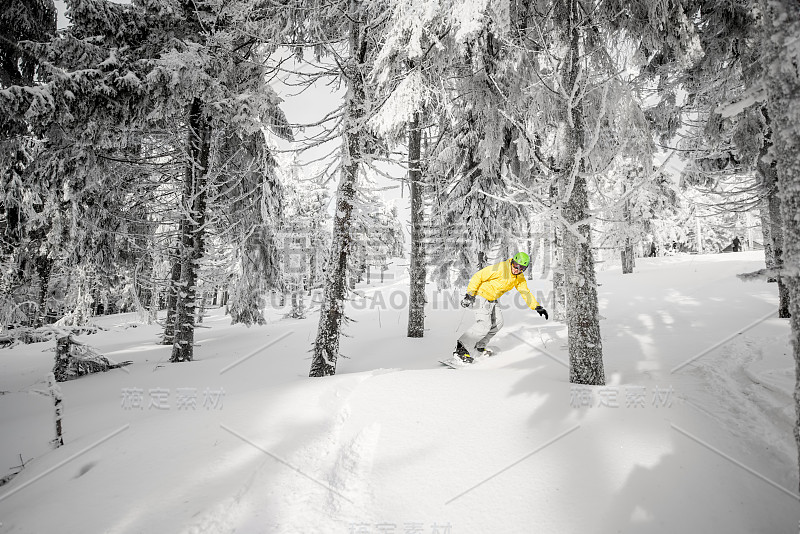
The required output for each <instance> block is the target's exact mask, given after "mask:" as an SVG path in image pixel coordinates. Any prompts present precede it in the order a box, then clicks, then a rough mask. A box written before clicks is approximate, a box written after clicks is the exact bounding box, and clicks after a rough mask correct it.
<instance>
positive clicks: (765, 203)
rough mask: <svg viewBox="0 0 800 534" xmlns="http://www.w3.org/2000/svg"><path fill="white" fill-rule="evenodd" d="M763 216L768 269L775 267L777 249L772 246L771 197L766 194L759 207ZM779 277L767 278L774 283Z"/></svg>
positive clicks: (765, 261) (762, 230)
mask: <svg viewBox="0 0 800 534" xmlns="http://www.w3.org/2000/svg"><path fill="white" fill-rule="evenodd" d="M758 211H759V214H760V216H761V235H762V238H763V240H764V265H766V266H767V269H769V270H772V269H774V268H775V249H774V248H773V246H772V219H771V218H770V216H769V198H767V197H766V196H764V198H762V199H761V202H760V206H759V208H758ZM777 281H778V279H777V278H776V277H774V276H770V277H769V278H767V282H770V283H774V282H777Z"/></svg>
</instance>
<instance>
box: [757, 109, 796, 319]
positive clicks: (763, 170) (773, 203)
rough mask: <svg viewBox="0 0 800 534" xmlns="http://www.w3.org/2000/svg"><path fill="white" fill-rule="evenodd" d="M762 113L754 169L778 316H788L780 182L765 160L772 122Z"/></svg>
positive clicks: (769, 144)
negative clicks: (760, 192)
mask: <svg viewBox="0 0 800 534" xmlns="http://www.w3.org/2000/svg"><path fill="white" fill-rule="evenodd" d="M761 112H762V114H763V115H764V120H765V121H766V123H767V127H768V129H769V130H768V132H767V134H766V135H765V136H764V144H763V146H762V147H761V150H760V151H759V154H758V162H757V163H756V169H757V171H758V173H759V175H760V176H761V178H762V184H763V188H764V192H765V194H766V199H765V200H766V203H767V210H768V212H769V222H770V225H769V227H770V230H769V233H770V237H771V238H772V241H771V243H770V245H771V248H772V261H773V267H774V268H775V269H776V270H777V271H778V275H777V276H776V280H777V282H778V317H781V318H784V319H785V318H788V317H789V316H790V312H789V304H790V303H789V288H788V286H787V285H786V282H785V281H784V277H783V276H781V270H782V269H783V266H784V263H783V227H782V225H781V222H784V221H782V219H781V200H780V196H779V194H778V192H779V190H780V184H779V179H778V169H777V167H776V166H775V162H774V161H767V153H768V152H769V149H770V147H772V135H773V134H772V124H771V121H770V115H769V112H768V111H767V110H766V109H762V111H761ZM766 246H767V244H766V243H764V248H765V249H766Z"/></svg>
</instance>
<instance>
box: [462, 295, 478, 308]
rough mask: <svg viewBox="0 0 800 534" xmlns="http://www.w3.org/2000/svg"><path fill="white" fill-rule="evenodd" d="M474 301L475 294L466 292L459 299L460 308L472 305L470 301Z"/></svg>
mask: <svg viewBox="0 0 800 534" xmlns="http://www.w3.org/2000/svg"><path fill="white" fill-rule="evenodd" d="M473 302H475V295H470V294H469V293H467V294H466V295H464V298H463V299H461V307H462V308H469V307H470V306H472V303H473Z"/></svg>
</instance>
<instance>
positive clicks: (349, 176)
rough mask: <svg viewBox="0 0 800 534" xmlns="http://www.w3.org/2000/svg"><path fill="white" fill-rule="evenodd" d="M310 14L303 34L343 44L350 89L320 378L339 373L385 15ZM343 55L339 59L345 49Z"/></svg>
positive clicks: (367, 5) (314, 365) (352, 0)
mask: <svg viewBox="0 0 800 534" xmlns="http://www.w3.org/2000/svg"><path fill="white" fill-rule="evenodd" d="M309 7H311V9H310V10H309V11H308V13H310V16H311V17H312V18H313V17H318V18H316V19H314V20H313V21H312V22H311V23H309V24H305V21H303V22H301V25H304V24H305V27H304V30H303V31H304V32H307V35H309V36H310V40H313V41H314V43H313V46H315V47H316V46H319V45H318V43H319V38H320V37H321V36H323V35H324V39H322V40H323V41H324V42H327V43H337V44H341V45H342V46H341V48H338V49H337V46H336V45H331V46H329V48H328V49H327V50H325V52H326V53H330V54H334V55H335V56H338V57H337V65H338V66H339V69H340V71H339V76H340V77H341V80H342V82H343V84H344V85H345V87H346V89H347V90H346V93H345V97H344V104H343V108H342V113H343V116H342V122H341V125H340V129H341V161H340V164H339V165H340V178H339V185H338V187H337V190H336V211H335V215H334V221H333V233H332V239H331V247H330V255H329V258H328V262H327V272H326V275H325V276H326V279H325V288H324V291H323V295H322V304H321V310H320V322H319V327H318V329H317V337H316V340H315V341H314V349H313V357H312V362H311V369H310V371H309V376H312V377H321V376H329V375H333V374H335V373H336V362H337V360H338V358H339V337H340V334H341V327H342V323H343V321H345V309H344V307H345V299H346V296H347V270H348V265H349V263H350V255H351V254H352V252H353V248H352V247H353V242H352V233H351V232H352V226H353V217H352V216H353V205H354V202H355V198H356V188H357V181H358V174H359V172H360V169H361V165H362V161H363V159H364V158H367V157H369V155H370V152H371V151H372V150H373V149H372V148H370V145H371V136H370V135H369V132H368V130H367V127H366V121H367V120H369V111H370V110H369V108H370V107H371V105H370V100H369V98H370V96H369V91H370V88H369V86H368V84H367V80H366V76H367V74H368V69H369V65H370V63H371V61H372V58H374V54H375V42H376V41H377V39H378V38H379V36H380V31H381V26H382V24H383V23H382V22H381V19H382V17H379V18H378V21H379V22H378V23H376V24H371V23H370V21H373V20H376V19H375V17H376V16H377V15H378V14H379V13H380V12H381V9H382V6H380V4H379V3H376V2H364V1H362V0H347V1H342V2H337V3H336V8H335V9H331V7H330V6H325V7H324V8H323V7H321V6H309ZM342 50H343V51H344V53H343V54H341V55H340V52H341V51H342Z"/></svg>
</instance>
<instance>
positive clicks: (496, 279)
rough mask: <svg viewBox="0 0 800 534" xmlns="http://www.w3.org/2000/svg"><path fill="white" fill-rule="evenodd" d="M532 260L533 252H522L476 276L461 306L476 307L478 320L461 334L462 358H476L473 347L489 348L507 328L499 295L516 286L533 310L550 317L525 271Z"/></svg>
mask: <svg viewBox="0 0 800 534" xmlns="http://www.w3.org/2000/svg"><path fill="white" fill-rule="evenodd" d="M530 261H531V259H530V256H528V255H527V254H526V253H524V252H518V253H517V254H515V255H514V257H513V258H510V259H508V260H505V261H501V262H500V263H497V264H495V265H490V266H488V267H484V268H483V269H481V270H480V271H478V272H477V273H475V274H474V275H473V276H472V278H471V279H470V281H469V285H468V286H467V294H466V295H465V296H464V298H463V300H462V301H461V306H462V307H464V308H468V307H470V306H472V307H474V309H475V324H474V325H472V327H471V328H469V329H468V330H467V331H466V332H464V334H462V336H461V337H460V338H458V341H457V342H456V350H455V351H454V353H453V354H454V355H456V356H458V357H459V358H461V360H462V361H464V362H466V363H472V362H474V361H475V360H474V358H473V357H472V355H471V354H470V351H475V352H474V353H476V354H480V353H483V352H484V351H486V345H487V344H488V343H489V340H490V339H492V338H493V337H494V335H495V334H497V332H498V331H499V330H500V329H501V328H503V314H502V312H501V311H500V308H499V307H498V306H497V299H499V298H500V297H501V296H503V294H505V293H506V292H507V291H510V290H511V289H513V288H516V289H517V291H519V293H520V295H522V298H524V299H525V303H526V304H527V305H528V306H529V307H530V308H531V309H532V310H534V311H536V312H537V313H538V314H539V315H540V316H544V318H545V320H547V319H548V315H547V310H545V309H544V308H543V307H542V306H541V305H540V304H539V303H538V302H537V301H536V299H535V298H534V296H533V295H532V294H531V292H530V290H529V289H528V283H527V282H526V281H525V276H524V275H523V274H522V273H523V272H524V271H525V269H527V268H528V265H530Z"/></svg>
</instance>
